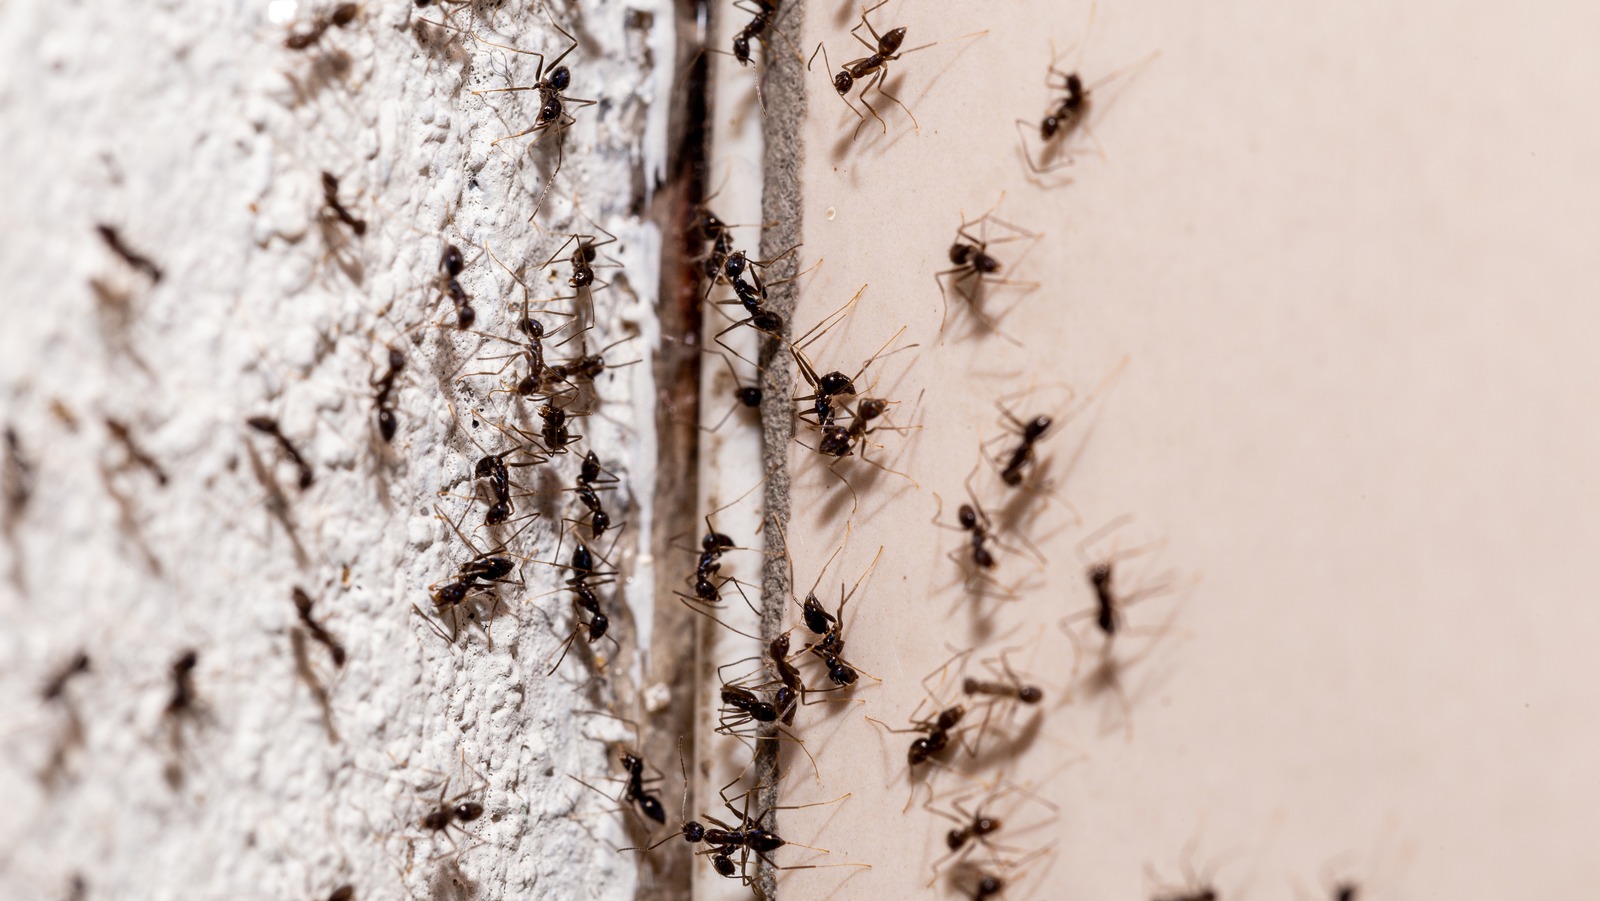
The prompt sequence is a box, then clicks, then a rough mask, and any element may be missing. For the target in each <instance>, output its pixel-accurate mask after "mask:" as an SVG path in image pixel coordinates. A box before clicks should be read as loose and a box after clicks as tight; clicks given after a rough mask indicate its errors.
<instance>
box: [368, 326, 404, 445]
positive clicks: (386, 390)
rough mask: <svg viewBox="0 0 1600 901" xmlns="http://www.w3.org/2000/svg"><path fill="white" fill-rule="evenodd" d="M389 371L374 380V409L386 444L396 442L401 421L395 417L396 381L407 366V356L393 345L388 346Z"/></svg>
mask: <svg viewBox="0 0 1600 901" xmlns="http://www.w3.org/2000/svg"><path fill="white" fill-rule="evenodd" d="M388 351H389V369H388V371H387V372H385V373H384V374H383V375H382V376H381V377H379V378H377V379H375V380H373V381H372V382H371V385H372V389H373V392H372V407H373V409H374V410H375V411H377V416H378V434H379V435H381V436H383V442H384V443H385V444H392V443H393V442H394V433H395V430H396V429H397V428H398V427H399V420H397V419H395V415H394V380H395V379H396V378H398V377H399V376H400V372H401V370H403V369H405V366H406V355H405V354H404V353H402V352H401V351H400V349H399V348H397V347H395V346H394V345H393V344H391V345H389V346H388Z"/></svg>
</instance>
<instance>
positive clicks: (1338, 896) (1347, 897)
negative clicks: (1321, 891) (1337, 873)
mask: <svg viewBox="0 0 1600 901" xmlns="http://www.w3.org/2000/svg"><path fill="white" fill-rule="evenodd" d="M1359 891H1360V887H1359V886H1357V885H1356V884H1355V883H1353V882H1341V883H1339V884H1338V885H1336V886H1334V887H1333V897H1334V901H1356V893H1357V892H1359Z"/></svg>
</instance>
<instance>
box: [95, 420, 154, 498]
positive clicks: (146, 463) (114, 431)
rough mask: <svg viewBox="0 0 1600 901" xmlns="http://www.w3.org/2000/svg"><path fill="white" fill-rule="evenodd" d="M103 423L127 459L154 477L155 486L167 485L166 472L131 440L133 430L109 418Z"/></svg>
mask: <svg viewBox="0 0 1600 901" xmlns="http://www.w3.org/2000/svg"><path fill="white" fill-rule="evenodd" d="M105 422H106V431H108V432H110V433H111V437H113V438H115V439H117V443H118V444H121V445H122V450H123V451H124V452H125V453H126V454H127V455H128V459H129V460H132V461H133V462H134V463H137V464H139V465H140V466H141V467H143V468H144V469H145V470H146V471H147V472H149V473H150V475H152V476H154V477H155V480H156V484H158V485H165V484H167V472H166V470H164V469H162V468H161V464H160V463H157V462H156V460H155V458H154V457H152V456H150V454H149V453H148V452H146V451H145V450H144V448H142V447H140V446H139V444H138V442H136V441H134V440H133V430H132V429H130V428H128V426H127V425H126V424H124V423H122V422H119V421H118V420H115V419H112V418H111V417H110V416H107V417H106V418H105Z"/></svg>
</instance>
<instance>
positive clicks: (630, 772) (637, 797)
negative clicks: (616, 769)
mask: <svg viewBox="0 0 1600 901" xmlns="http://www.w3.org/2000/svg"><path fill="white" fill-rule="evenodd" d="M584 712H587V713H592V714H596V715H599V716H604V717H609V718H610V719H614V720H618V721H620V722H624V723H627V724H628V725H629V726H631V727H632V728H633V734H634V747H633V748H630V747H628V746H627V745H625V744H623V743H622V742H620V741H610V742H607V744H608V745H609V746H610V748H611V749H612V750H613V751H615V752H616V755H617V762H618V763H620V764H622V769H623V770H624V771H625V772H626V773H627V775H626V776H625V777H624V778H623V779H622V782H623V790H622V798H621V800H622V801H623V802H624V804H631V805H634V806H635V807H637V808H638V809H639V813H641V814H643V815H644V816H645V817H646V818H648V819H651V820H654V821H655V822H656V823H659V824H662V825H665V824H666V822H667V811H666V808H665V807H663V806H662V805H661V797H660V795H659V794H658V793H657V792H654V791H651V790H650V788H649V785H650V784H652V783H657V782H660V781H662V778H663V777H662V776H661V775H659V772H660V771H656V772H657V775H655V776H652V777H650V778H645V774H644V771H645V767H647V766H649V764H647V763H646V762H645V759H644V757H643V756H642V755H641V754H639V753H638V752H637V751H635V750H634V748H637V747H639V746H640V744H641V743H642V742H641V740H640V738H641V736H640V729H639V724H638V723H637V722H635V721H633V720H630V719H628V718H626V717H622V716H617V715H616V714H613V713H607V712H605V711H602V710H591V711H584ZM651 769H654V767H651ZM573 778H574V779H575V780H577V782H578V783H579V784H580V785H583V786H584V787H586V788H590V789H593V790H594V791H597V792H599V793H600V794H602V795H605V794H606V793H605V792H604V791H601V790H600V789H598V788H595V787H594V786H593V785H590V784H589V783H587V782H584V781H583V780H582V779H578V778H577V777H576V776H574V777H573ZM607 797H610V796H609V795H607ZM613 800H616V799H613Z"/></svg>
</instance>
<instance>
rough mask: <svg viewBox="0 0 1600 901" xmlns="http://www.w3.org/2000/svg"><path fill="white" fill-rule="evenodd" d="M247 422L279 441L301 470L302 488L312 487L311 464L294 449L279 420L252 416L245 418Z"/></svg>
mask: <svg viewBox="0 0 1600 901" xmlns="http://www.w3.org/2000/svg"><path fill="white" fill-rule="evenodd" d="M245 424H246V425H248V426H250V428H252V429H255V430H256V431H258V432H261V433H262V434H264V435H270V436H272V438H273V439H274V440H275V441H277V443H278V449H279V450H281V451H283V453H284V455H285V456H287V457H288V458H289V460H290V461H291V462H292V463H294V465H295V468H296V469H298V470H299V471H300V490H301V491H304V490H305V489H307V488H310V487H311V482H312V479H313V476H312V472H311V464H309V463H307V462H306V461H305V458H304V457H302V456H300V452H299V451H297V450H295V449H294V445H293V444H291V443H289V439H288V438H286V437H285V436H284V434H283V430H282V429H281V428H279V427H278V420H276V419H273V418H272V417H270V416H252V417H250V418H249V419H246V420H245Z"/></svg>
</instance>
